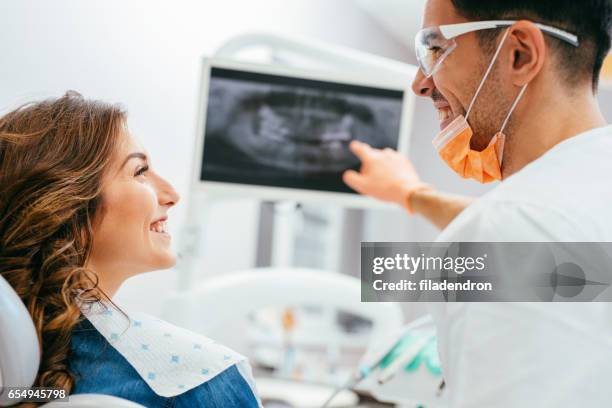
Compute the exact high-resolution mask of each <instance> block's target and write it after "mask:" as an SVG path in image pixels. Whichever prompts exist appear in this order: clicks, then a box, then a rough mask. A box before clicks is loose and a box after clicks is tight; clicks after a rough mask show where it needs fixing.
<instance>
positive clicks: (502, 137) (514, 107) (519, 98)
mask: <svg viewBox="0 0 612 408" xmlns="http://www.w3.org/2000/svg"><path fill="white" fill-rule="evenodd" d="M527 85H529V83H526V84H525V85H523V88H521V91H520V92H519V94H518V96H517V97H516V99H515V100H514V103H513V104H512V107H511V108H510V111H509V112H508V115H507V116H506V119H504V123H503V124H502V127H501V130H500V131H499V133H498V135H501V147H499V149H500V150H499V151H498V152H497V159H498V160H499V164H500V166H501V164H502V162H503V158H504V147H505V142H506V137H505V136H504V130H505V129H506V126H507V125H508V122H509V121H510V116H512V114H513V113H514V109H516V106H517V105H518V103H519V102H520V101H521V98H522V97H523V94H524V93H525V91H526V90H527Z"/></svg>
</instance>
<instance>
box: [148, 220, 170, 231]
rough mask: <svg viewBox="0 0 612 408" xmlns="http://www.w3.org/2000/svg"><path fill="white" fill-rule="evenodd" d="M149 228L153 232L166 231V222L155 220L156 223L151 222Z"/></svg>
mask: <svg viewBox="0 0 612 408" xmlns="http://www.w3.org/2000/svg"><path fill="white" fill-rule="evenodd" d="M150 230H151V231H153V232H159V233H164V232H166V222H165V221H157V222H156V223H154V224H151V227H150Z"/></svg>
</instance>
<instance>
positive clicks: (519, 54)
mask: <svg viewBox="0 0 612 408" xmlns="http://www.w3.org/2000/svg"><path fill="white" fill-rule="evenodd" d="M510 30H511V31H510V34H509V40H510V41H509V44H510V47H511V52H512V55H511V56H510V62H511V64H512V67H511V72H512V73H511V75H512V82H513V83H514V85H516V86H523V85H525V84H528V83H529V82H531V81H532V80H533V78H535V77H536V76H537V75H538V74H539V73H540V71H541V70H542V67H543V66H544V59H545V58H546V41H545V40H544V34H543V33H542V31H541V30H540V29H539V28H538V27H537V26H536V25H535V24H534V23H532V22H531V21H527V20H521V21H519V22H517V23H516V24H514V25H513V26H512V28H510Z"/></svg>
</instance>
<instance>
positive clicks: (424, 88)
mask: <svg viewBox="0 0 612 408" xmlns="http://www.w3.org/2000/svg"><path fill="white" fill-rule="evenodd" d="M434 88H435V84H434V82H433V79H432V78H427V77H426V76H425V75H424V74H423V71H421V70H420V69H419V70H418V71H417V74H416V76H415V77H414V81H412V92H414V93H415V95H417V96H423V97H431V93H432V92H433V89H434Z"/></svg>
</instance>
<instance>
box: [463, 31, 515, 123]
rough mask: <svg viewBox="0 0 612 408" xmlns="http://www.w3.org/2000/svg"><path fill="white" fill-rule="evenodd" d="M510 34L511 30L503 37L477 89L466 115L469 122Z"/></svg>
mask: <svg viewBox="0 0 612 408" xmlns="http://www.w3.org/2000/svg"><path fill="white" fill-rule="evenodd" d="M508 34H510V29H509V28H508V29H507V30H506V32H505V33H504V36H503V37H502V40H501V42H500V43H499V46H498V47H497V50H496V51H495V55H493V58H491V62H490V63H489V67H488V68H487V71H486V72H485V74H484V76H483V77H482V81H480V85H478V89H476V93H475V94H474V97H473V98H472V102H470V107H469V108H468V110H467V113H466V114H465V120H467V118H468V117H469V116H470V113H471V112H472V108H473V107H474V103H475V102H476V99H477V98H478V95H479V94H480V91H481V90H482V87H483V86H484V84H485V82H486V81H487V78H488V77H489V74H490V73H491V70H492V69H493V66H494V65H495V61H497V57H498V56H499V53H500V52H501V50H502V47H503V46H504V43H505V42H506V38H508Z"/></svg>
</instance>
